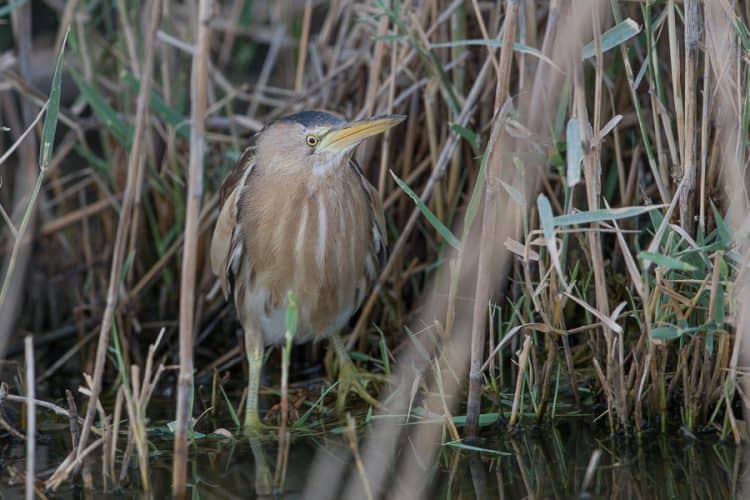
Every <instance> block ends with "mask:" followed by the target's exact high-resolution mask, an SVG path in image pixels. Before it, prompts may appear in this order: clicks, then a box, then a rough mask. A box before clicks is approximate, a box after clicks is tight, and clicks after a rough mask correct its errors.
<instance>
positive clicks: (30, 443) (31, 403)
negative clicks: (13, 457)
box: [24, 335, 36, 500]
mask: <svg viewBox="0 0 750 500" xmlns="http://www.w3.org/2000/svg"><path fill="white" fill-rule="evenodd" d="M24 351H25V353H26V500H34V469H35V468H36V387H35V384H36V380H34V338H33V337H32V336H31V335H27V336H26V338H25V339H24Z"/></svg>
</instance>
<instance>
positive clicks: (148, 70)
mask: <svg viewBox="0 0 750 500" xmlns="http://www.w3.org/2000/svg"><path fill="white" fill-rule="evenodd" d="M161 6H162V2H161V1H160V0H152V2H151V12H150V14H151V16H150V20H149V27H148V32H147V33H146V39H145V45H144V56H145V60H144V62H143V71H142V72H141V74H142V78H141V89H140V91H139V92H138V102H137V106H136V115H135V123H134V126H133V143H132V146H131V149H130V155H129V156H128V165H127V181H126V185H125V194H124V195H123V202H122V210H121V212H120V219H119V221H118V223H117V233H116V236H115V244H114V249H113V253H112V265H111V268H110V273H109V287H108V289H107V304H106V307H105V309H104V315H103V317H102V322H101V328H100V330H99V340H98V342H97V347H96V360H95V362H94V376H93V384H92V387H91V397H90V398H89V403H88V405H87V407H86V417H85V419H84V424H83V429H82V431H81V440H80V442H79V443H78V449H77V451H76V462H78V463H80V460H78V459H79V458H80V456H81V454H82V453H83V451H84V449H85V448H86V443H87V441H88V438H89V429H90V428H91V424H92V423H93V421H94V415H95V413H96V401H97V400H98V399H99V394H100V393H101V390H102V378H103V377H104V365H105V362H106V358H107V348H108V346H109V335H110V332H111V330H112V324H113V321H114V316H115V311H116V309H117V304H118V287H119V284H120V276H121V274H122V266H123V261H124V258H125V245H126V240H127V234H128V227H129V226H130V219H131V217H132V213H133V205H134V201H135V200H134V198H135V192H136V186H135V183H136V179H138V177H139V176H138V172H137V170H138V167H139V164H140V166H144V164H145V162H140V161H139V159H140V157H141V155H142V149H143V140H144V135H145V131H146V129H147V128H148V110H149V100H150V99H149V98H150V97H151V83H152V82H151V80H152V78H151V77H152V75H153V66H154V39H155V38H156V30H157V29H158V27H159V23H160V22H161Z"/></svg>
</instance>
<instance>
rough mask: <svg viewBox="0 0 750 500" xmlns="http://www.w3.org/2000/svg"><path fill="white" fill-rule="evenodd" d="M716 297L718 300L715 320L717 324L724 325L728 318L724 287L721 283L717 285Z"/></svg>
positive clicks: (715, 304)
mask: <svg viewBox="0 0 750 500" xmlns="http://www.w3.org/2000/svg"><path fill="white" fill-rule="evenodd" d="M714 299H715V300H716V302H715V303H714V321H715V322H716V324H717V325H723V324H724V321H725V320H726V311H725V310H724V287H723V286H722V284H721V283H719V284H718V286H717V287H716V295H715V297H714Z"/></svg>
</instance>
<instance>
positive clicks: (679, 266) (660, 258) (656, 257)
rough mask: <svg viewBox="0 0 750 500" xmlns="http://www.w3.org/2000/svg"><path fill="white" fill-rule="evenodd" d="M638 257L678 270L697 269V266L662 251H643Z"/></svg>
mask: <svg viewBox="0 0 750 500" xmlns="http://www.w3.org/2000/svg"><path fill="white" fill-rule="evenodd" d="M638 257H639V258H640V259H642V260H645V261H651V262H653V263H654V264H656V265H657V266H659V267H664V268H667V269H674V270H676V271H695V266H692V265H690V264H688V263H687V262H683V261H681V260H679V259H676V258H674V257H670V256H668V255H662V254H660V253H655V252H646V251H643V252H640V253H639V254H638Z"/></svg>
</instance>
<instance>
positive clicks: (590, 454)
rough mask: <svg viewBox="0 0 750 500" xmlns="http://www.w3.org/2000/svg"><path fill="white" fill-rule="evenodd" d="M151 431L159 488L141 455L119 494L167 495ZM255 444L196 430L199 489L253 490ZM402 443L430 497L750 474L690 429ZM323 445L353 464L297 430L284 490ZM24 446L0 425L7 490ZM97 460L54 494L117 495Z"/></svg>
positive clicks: (538, 431) (639, 489)
mask: <svg viewBox="0 0 750 500" xmlns="http://www.w3.org/2000/svg"><path fill="white" fill-rule="evenodd" d="M66 434H67V433H66V426H64V425H58V424H54V425H49V426H47V427H45V428H43V429H40V436H39V441H40V443H39V448H38V453H37V476H38V477H39V478H46V477H48V476H49V474H51V472H52V471H53V470H54V468H55V466H56V465H57V464H58V463H59V462H60V461H61V460H62V459H63V458H64V455H65V454H66V452H67V450H69V446H70V445H69V443H68V439H69V438H68V437H67V435H66ZM150 437H151V464H150V471H151V478H152V485H153V494H152V495H148V496H146V495H143V494H142V493H140V489H139V486H138V484H137V481H138V470H137V468H136V467H135V465H133V466H132V467H131V469H129V470H126V471H125V472H126V474H125V475H126V480H125V481H124V482H123V483H122V484H121V485H120V486H119V487H118V488H117V489H116V490H114V491H110V494H114V495H116V496H117V497H119V498H167V497H168V496H169V486H170V480H171V446H172V445H171V440H170V439H168V436H166V435H164V434H162V433H160V432H156V433H153V435H151V436H150ZM254 444H255V446H251V444H250V443H249V442H248V441H247V440H232V439H226V438H221V437H212V436H207V437H201V438H200V439H197V440H196V441H195V442H194V447H193V448H192V449H191V457H192V462H191V465H190V474H191V477H190V479H189V480H190V482H191V486H192V487H193V498H218V499H221V498H253V497H256V496H257V495H256V488H257V487H258V483H257V481H256V470H257V469H258V468H257V467H256V465H258V464H259V463H261V462H265V465H266V466H267V467H268V469H267V472H268V473H269V474H270V476H272V475H273V472H272V471H273V468H274V466H275V463H276V451H277V450H276V444H275V442H274V441H269V442H266V443H264V444H262V445H259V444H258V443H257V442H255V443H254ZM400 446H401V449H400V450H399V451H400V453H401V455H402V456H401V460H402V461H403V460H415V461H416V462H417V463H418V464H419V468H420V470H421V471H422V473H423V474H424V477H426V478H428V479H427V488H426V491H424V497H425V498H500V499H516V498H529V499H535V498H540V499H541V498H622V499H631V498H638V499H651V498H654V499H656V498H679V499H693V498H695V499H730V498H746V497H747V496H746V495H747V494H748V490H747V485H746V484H745V485H743V478H744V477H745V476H747V475H748V474H746V472H745V465H746V461H747V460H746V458H744V457H743V454H745V453H747V452H746V450H743V449H742V448H740V447H735V446H733V445H732V444H729V443H725V442H719V441H717V437H716V435H715V434H710V435H705V436H697V437H692V436H691V437H689V438H688V437H685V436H681V435H667V436H662V435H659V434H647V435H644V436H643V437H642V438H641V440H640V441H637V440H635V439H631V440H627V439H624V438H620V437H616V438H612V437H610V436H608V435H606V434H602V435H599V434H598V432H597V431H595V430H592V427H590V426H588V425H584V424H582V423H580V422H579V421H572V422H563V423H559V424H557V425H556V426H554V427H552V426H548V427H545V428H535V429H526V430H521V431H517V432H516V433H514V434H512V435H511V434H508V433H507V432H505V431H502V432H501V431H500V430H494V431H493V430H488V429H486V430H485V436H484V439H483V440H482V441H481V442H479V443H477V445H476V447H477V448H479V449H481V451H475V450H473V449H467V448H468V447H456V446H454V445H447V446H442V447H441V448H440V453H439V456H438V457H437V458H436V459H434V460H432V461H425V458H424V457H419V456H416V455H415V452H414V449H413V447H411V446H410V445H409V443H403V444H402V445H400ZM459 446H463V445H459ZM321 450H324V453H325V455H326V456H327V457H328V458H329V459H333V460H334V461H335V460H339V461H341V462H344V463H347V464H349V466H350V467H352V469H353V466H351V462H352V458H351V453H350V448H349V445H348V443H347V441H346V440H345V438H344V437H343V436H342V435H340V434H327V435H320V436H318V437H305V438H298V439H296V440H294V441H293V444H292V447H291V450H290V455H289V463H288V469H287V475H286V479H285V483H284V489H285V494H284V495H283V498H302V492H303V489H304V487H305V482H306V481H307V480H308V472H309V471H310V470H311V464H312V463H313V461H314V460H315V458H316V456H319V455H318V453H319V452H320V451H321ZM23 456H24V444H23V442H22V441H20V440H18V439H16V438H13V437H11V436H9V435H8V434H5V433H3V432H0V498H3V499H6V498H19V497H21V496H22V495H23V484H22V477H21V476H20V475H19V472H20V473H22V472H23V470H24V468H25V465H24V461H23ZM118 469H119V464H118ZM92 470H93V471H94V477H95V478H96V481H97V487H98V488H99V489H98V491H95V492H93V493H87V492H84V491H83V489H82V488H81V487H80V485H72V484H70V482H67V483H65V484H64V485H63V486H62V487H61V488H60V489H59V490H58V491H57V492H56V493H54V494H53V495H51V497H53V498H102V497H104V496H110V495H105V493H104V491H102V490H101V464H100V463H97V462H95V463H93V464H92ZM587 470H588V471H589V473H588V474H587ZM97 472H98V473H97ZM314 480H318V481H325V480H326V478H324V477H317V478H314ZM744 481H745V483H747V480H744ZM394 483H395V482H394ZM385 490H386V491H388V493H387V494H386V496H389V497H390V496H399V484H390V485H388V488H386V489H385ZM273 496H276V497H281V495H272V497H273Z"/></svg>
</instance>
